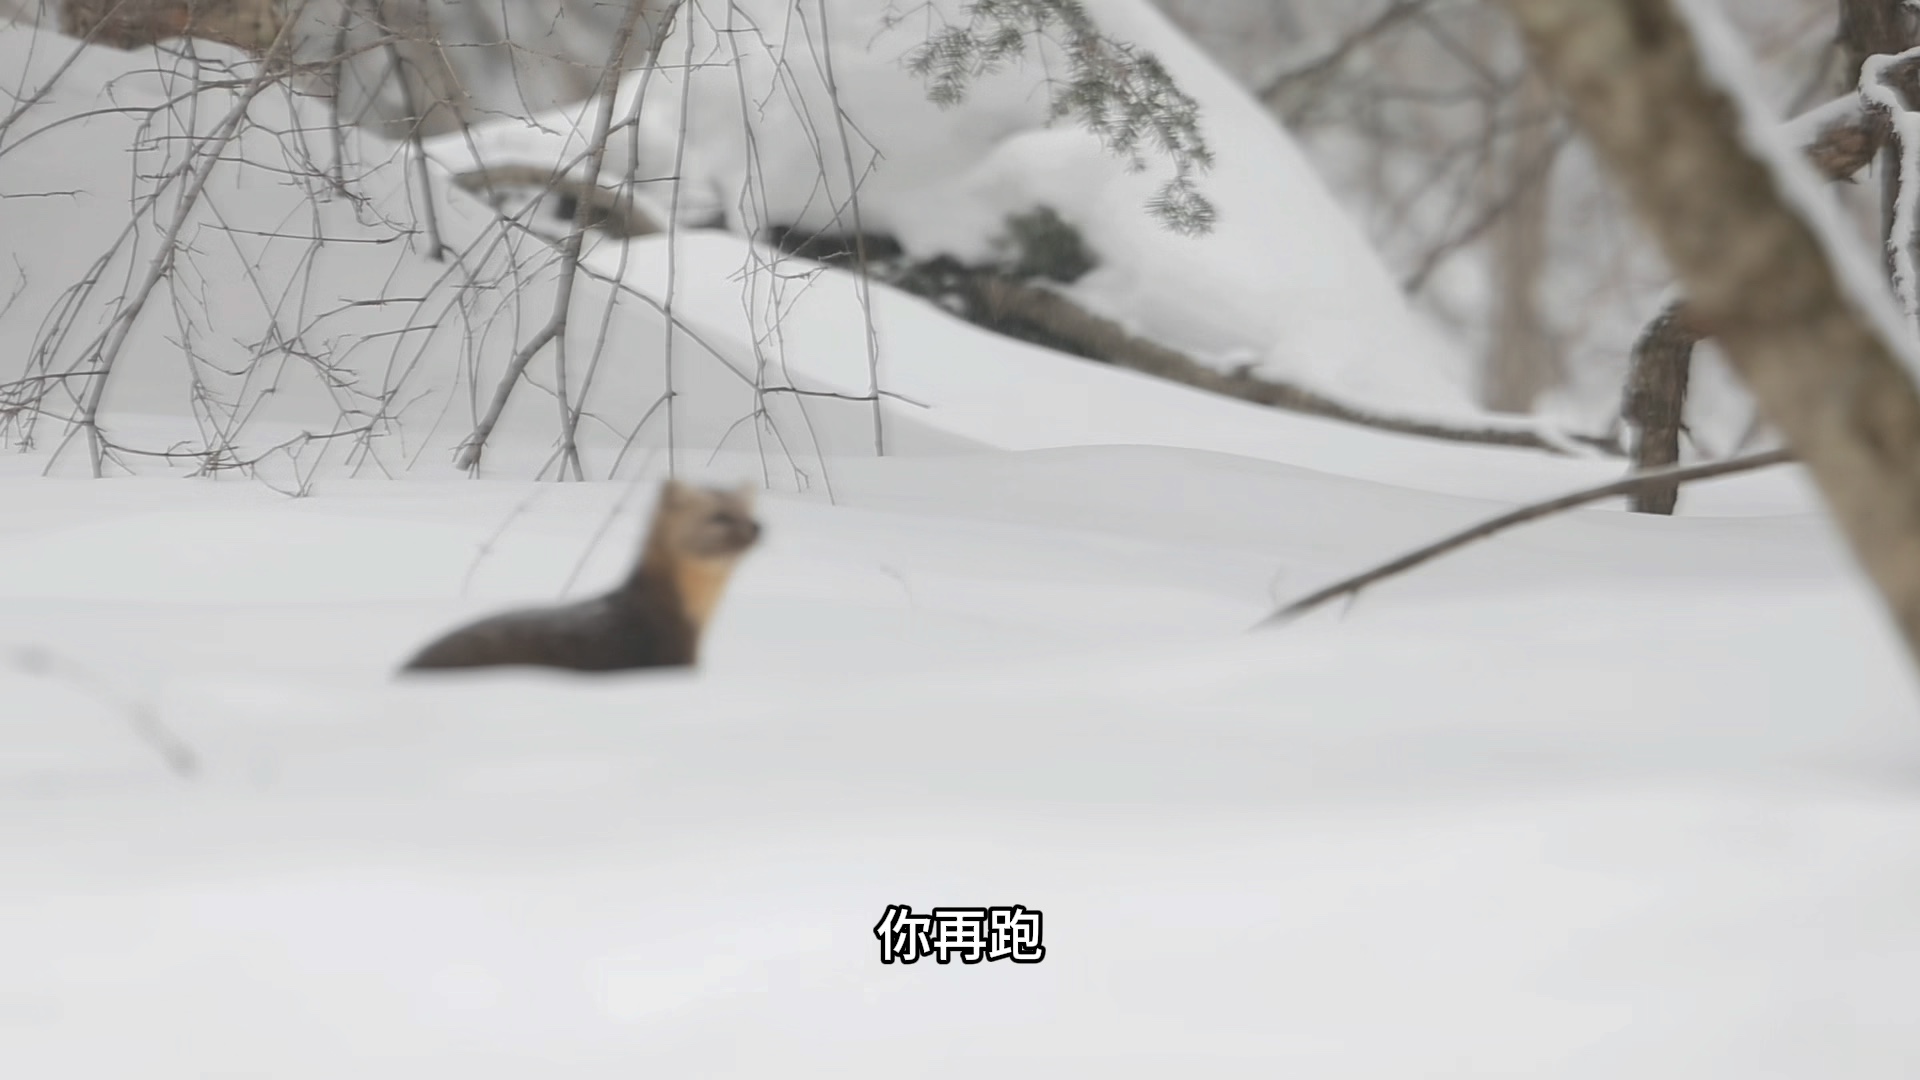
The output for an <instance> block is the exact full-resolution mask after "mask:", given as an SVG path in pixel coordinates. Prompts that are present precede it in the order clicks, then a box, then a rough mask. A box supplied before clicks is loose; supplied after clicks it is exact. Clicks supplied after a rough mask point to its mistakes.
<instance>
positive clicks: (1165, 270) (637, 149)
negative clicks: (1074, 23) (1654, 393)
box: [431, 0, 1520, 426]
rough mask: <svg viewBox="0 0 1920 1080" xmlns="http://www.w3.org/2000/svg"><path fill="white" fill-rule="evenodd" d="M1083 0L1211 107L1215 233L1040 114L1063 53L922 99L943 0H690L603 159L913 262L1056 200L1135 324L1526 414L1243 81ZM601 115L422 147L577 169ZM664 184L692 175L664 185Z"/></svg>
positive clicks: (1368, 397)
mask: <svg viewBox="0 0 1920 1080" xmlns="http://www.w3.org/2000/svg"><path fill="white" fill-rule="evenodd" d="M1087 7H1088V10H1089V11H1090V12H1091V13H1092V14H1093V15H1094V16H1095V17H1096V19H1097V20H1098V21H1099V22H1100V24H1101V25H1102V26H1103V28H1104V29H1105V30H1106V31H1107V32H1108V33H1110V34H1112V35H1113V36H1114V37H1116V38H1117V39H1119V40H1123V41H1127V42H1130V43H1134V44H1137V45H1139V46H1141V47H1142V48H1144V49H1146V50H1147V51H1150V52H1152V53H1154V54H1155V55H1156V56H1157V57H1158V58H1159V59H1160V60H1161V61H1162V63H1163V64H1164V65H1165V67H1166V69H1167V70H1168V71H1169V73H1170V74H1171V75H1172V76H1173V78H1174V79H1175V81H1176V82H1177V83H1178V84H1179V85H1180V87H1181V88H1182V89H1184V90H1185V91H1187V92H1188V93H1189V94H1191V95H1192V96H1193V97H1194V98H1195V99H1196V100H1197V101H1198V102H1199V106H1200V120H1201V125H1202V127H1203V130H1204V133H1205V135H1206V137H1207V140H1208V142H1209V145H1210V147H1211V149H1212V150H1213V152H1214V154H1215V156H1216V164H1215V166H1214V168H1213V169H1212V170H1211V172H1209V173H1208V174H1207V175H1205V176H1204V178H1203V179H1202V181H1201V188H1202V189H1203V190H1204V192H1205V193H1206V195H1207V196H1208V197H1209V198H1210V200H1211V201H1212V202H1213V203H1214V205H1215V206H1216V207H1217V208H1218V210H1219V213H1220V220H1219V223H1218V226H1217V227H1216V228H1215V229H1214V231H1213V232H1212V233H1211V234H1209V235H1206V236H1199V237H1193V236H1183V235H1181V234H1179V233H1176V232H1173V231H1171V230H1169V229H1168V228H1167V227H1166V226H1164V225H1162V224H1161V223H1160V222H1159V221H1158V220H1157V219H1155V218H1154V217H1153V216H1151V215H1150V214H1149V213H1148V212H1147V205H1148V203H1149V201H1150V200H1151V198H1152V196H1153V195H1154V193H1155V192H1156V191H1157V190H1158V188H1159V187H1160V185H1161V184H1162V183H1163V182H1164V181H1165V180H1166V179H1167V177H1168V176H1169V175H1170V174H1171V169H1172V166H1171V165H1170V164H1169V163H1167V162H1166V161H1164V160H1150V161H1149V162H1148V168H1147V169H1146V170H1145V171H1142V172H1133V171H1131V170H1130V169H1129V167H1128V165H1127V163H1126V162H1125V161H1124V160H1123V159H1121V158H1119V157H1116V156H1115V155H1114V154H1112V153H1110V152H1109V151H1108V150H1107V149H1106V148H1105V147H1103V146H1102V145H1101V144H1100V142H1099V140H1098V139H1097V138H1096V137H1095V136H1094V135H1093V134H1091V133H1089V132H1087V131H1085V130H1082V129H1081V128H1080V127H1078V126H1076V125H1075V124H1074V123H1073V122H1071V121H1060V122H1057V123H1052V122H1050V121H1049V99H1048V84H1049V81H1050V80H1052V79H1054V78H1057V77H1058V75H1059V74H1060V72H1061V70H1062V62H1061V58H1060V56H1059V54H1058V51H1057V50H1056V49H1052V48H1050V47H1041V48H1039V49H1037V51H1036V52H1037V54H1035V55H1028V56H1026V57H1024V58H1022V59H1021V60H1020V61H1018V62H1015V63H1012V64H1010V65H1009V66H1007V67H1006V68H1004V69H1003V70H999V71H997V72H993V73H989V74H985V75H982V76H981V77H979V78H978V79H977V80H975V81H974V82H973V83H971V84H970V87H969V90H968V92H967V95H966V97H965V99H964V101H963V102H962V103H960V104H958V105H956V106H953V107H951V108H941V107H940V106H937V105H935V104H934V103H932V102H931V101H930V100H928V97H927V83H926V82H925V81H924V80H923V79H922V78H921V77H919V76H917V75H915V74H913V73H912V72H911V71H910V70H909V69H908V68H907V66H906V65H905V63H904V60H905V58H906V57H908V56H909V55H911V53H912V51H913V50H914V49H915V48H916V47H917V46H918V45H920V44H922V43H924V42H925V40H926V38H927V35H928V33H929V32H930V31H931V30H933V29H935V28H938V27H939V26H941V25H944V24H946V23H947V22H949V21H951V20H952V19H953V18H954V16H955V15H956V12H957V11H958V10H959V5H958V4H955V3H951V2H946V3H933V4H928V5H918V6H916V7H915V8H914V13H913V15H912V16H911V17H901V16H900V12H899V7H898V5H896V4H892V3H889V2H887V0H834V2H831V3H827V4H824V5H814V4H805V5H799V6H794V5H789V4H785V3H780V2H777V0H744V2H739V3H733V4H729V5H727V6H726V9H725V11H724V12H715V11H709V10H708V9H707V8H706V7H704V6H701V5H697V4H696V5H693V6H692V7H691V8H690V9H689V12H688V13H687V14H685V15H684V16H683V17H682V18H681V19H680V20H679V22H678V23H677V24H676V26H675V28H674V32H673V34H672V35H671V36H670V37H669V39H668V40H667V41H666V43H665V44H664V46H663V49H662V56H663V61H662V63H663V66H662V68H660V69H657V70H655V71H653V72H651V73H640V74H634V75H630V76H629V77H628V78H627V79H626V81H625V82H624V83H623V85H622V87H621V90H620V93H619V103H618V110H617V111H618V114H619V115H621V116H627V115H632V114H633V111H634V109H635V105H636V102H637V104H638V115H639V123H638V131H639V137H638V144H639V145H638V146H627V145H624V144H622V145H620V146H618V147H616V149H615V151H614V152H613V153H611V154H610V155H609V157H608V168H609V172H610V173H614V174H618V175H621V176H625V175H629V174H630V175H632V176H635V177H636V178H639V179H641V180H642V181H645V182H643V183H641V184H640V186H639V189H638V190H639V192H640V194H641V196H642V197H643V198H645V199H647V200H648V201H649V202H650V203H651V205H652V206H653V207H654V208H655V209H656V211H664V210H665V209H667V208H668V207H671V206H673V205H674V201H675V200H676V199H677V200H678V207H677V209H678V211H679V213H680V214H681V220H685V221H694V222H702V221H710V220H715V219H722V220H724V221H725V222H726V223H727V224H728V226H729V227H730V228H731V229H733V230H734V231H738V232H745V233H748V234H757V233H758V232H759V231H760V230H762V229H764V228H767V227H771V226H793V227H796V228H799V229H801V230H802V231H815V230H819V231H826V232H835V233H848V232H851V231H853V229H854V225H855V221H856V215H857V220H858V223H859V224H860V226H862V227H863V228H864V229H865V230H867V231H869V232H874V233H886V234H891V235H893V236H894V237H896V238H897V239H898V240H900V241H901V243H902V245H903V246H904V248H905V249H906V250H907V252H908V253H909V254H911V255H914V256H917V257H931V256H935V255H941V254H946V255H952V256H954V257H957V258H959V259H961V260H962V261H968V262H980V261H985V260H988V259H990V258H991V257H992V256H993V255H994V253H995V251H996V248H997V245H999V244H1000V243H1002V242H1003V241H1004V240H1005V239H1006V234H1007V219H1008V217H1009V216H1011V215H1015V214H1021V213H1025V212H1028V211H1031V210H1033V209H1035V208H1037V207H1047V208H1050V209H1052V210H1054V211H1055V212H1056V213H1058V214H1059V215H1060V216H1061V218H1062V219H1063V220H1064V221H1066V222H1067V223H1068V224H1069V225H1071V226H1073V227H1074V228H1076V229H1077V230H1079V231H1080V233H1081V234H1082V237H1083V239H1084V240H1085V241H1086V243H1087V245H1088V247H1089V248H1090V250H1091V251H1092V253H1093V254H1094V255H1095V256H1096V257H1097V258H1098V259H1099V260H1100V265H1099V267H1098V268H1096V269H1095V270H1094V271H1093V272H1091V273H1090V274H1088V275H1087V276H1085V277H1083V278H1081V279H1080V280H1079V281H1077V282H1075V283H1074V284H1073V285H1072V286H1071V287H1070V288H1069V289H1068V291H1069V292H1070V294H1071V295H1072V296H1073V297H1074V298H1075V299H1076V300H1078V301H1079V302H1080V303H1082V304H1083V305H1085V306H1086V307H1088V308H1089V309H1091V310H1093V311H1095V312H1097V313H1099V314H1102V315H1105V316H1107V317H1109V318H1112V319H1115V320H1117V321H1118V322H1120V323H1121V324H1122V325H1123V326H1125V327H1126V328H1127V329H1129V330H1130V331H1132V332H1134V333H1136V334H1138V335H1140V336H1143V337H1145V338H1148V339H1150V340H1153V341H1157V342H1159V343H1161V344H1164V345H1167V346H1169V347H1172V348H1175V349H1178V350H1180V351H1182V352H1185V353H1187V354H1189V355H1191V356H1193V357H1194V358H1195V359H1197V360H1200V361H1201V362H1203V363H1206V364H1209V365H1211V366H1215V367H1219V368H1223V369H1226V368H1238V367H1241V366H1246V367H1248V368H1250V369H1251V370H1253V371H1255V372H1257V373H1260V374H1263V375H1266V376H1269V377H1273V378H1277V379H1283V380H1287V381H1291V382H1295V383H1298V384H1301V385H1304V386H1307V387H1310V388H1313V389H1315V390H1318V391H1320V392H1322V393H1324V394H1326V395H1327V396H1329V397H1332V398H1334V399H1336V400H1340V401H1344V402H1347V403H1349V404H1351V405H1354V406H1356V407H1363V408H1373V409H1377V410H1386V411H1389V412H1397V413H1403V414H1415V415H1420V416H1427V417H1445V418H1457V419H1462V420H1470V422H1472V423H1476V424H1485V425H1501V424H1505V425H1508V426H1520V425H1518V424H1516V423H1515V422H1514V421H1512V420H1501V419H1498V418H1491V417H1488V416H1486V415H1484V414H1480V413H1478V412H1477V410H1475V409H1474V408H1473V407H1472V406H1471V405H1470V404H1469V403H1468V399H1467V395H1466V392H1465V390H1464V389H1463V387H1462V383H1463V381H1464V378H1465V371H1464V366H1463V363H1462V361H1461V359H1460V358H1459V357H1458V356H1456V355H1454V354H1453V353H1452V351H1451V349H1450V347H1449V346H1448V345H1447V343H1446V342H1445V341H1444V340H1442V339H1441V338H1440V337H1439V336H1438V335H1437V333H1436V332H1435V331H1434V330H1432V329H1431V328H1430V327H1429V326H1428V325H1427V324H1426V323H1425V322H1424V321H1423V320H1422V319H1421V318H1420V317H1419V316H1418V315H1417V314H1416V313H1415V312H1414V311H1413V310H1412V309H1411V307H1410V306H1409V304H1408V303H1407V301H1406V300H1405V298H1404V297H1403V296H1402V295H1401V293H1400V292H1399V290H1398V288H1397V286H1396V285H1395V283H1394V282H1393V280H1392V278H1391V277H1390V275H1389V274H1388V272H1387V271H1386V269H1385V267H1384V265H1383V264H1382V263H1381V262H1380V260H1379V259H1378V258H1377V257H1376V256H1375V255H1374V253H1373V252H1372V251H1371V249H1370V248H1369V247H1368V245H1367V243H1366V240H1365V237H1364V236H1363V235H1362V234H1361V232H1360V231H1359V229H1358V227H1357V226H1356V225H1355V224H1354V223H1353V222H1352V221H1351V220H1349V219H1348V218H1347V216H1346V215H1345V214H1344V212H1343V211H1342V210H1341V209H1340V208H1339V206H1338V204H1337V203H1336V202H1335V201H1334V199H1333V198H1332V196H1331V195H1330V194H1329V193H1328V192H1327V191H1326V190H1325V188H1324V186H1323V185H1322V184H1321V183H1320V181H1319V179H1318V178H1317V177H1316V176H1315V174H1314V173H1313V171H1312V169H1311V167H1310V166H1309V165H1308V163H1307V162H1306V160H1305V158H1304V157H1303V156H1302V154H1301V153H1300V151H1299V149H1298V148H1297V147H1296V146H1295V144H1294V143H1293V141H1292V140H1291V139H1290V138H1289V137H1288V136H1287V134H1286V133H1285V132H1284V131H1283V130H1281V129H1280V128H1279V127H1278V126H1277V125H1276V123H1275V122H1274V120H1273V119H1272V118H1271V117H1270V116H1269V115H1267V114H1266V113H1265V112H1264V110H1262V109H1261V108H1260V106H1259V105H1258V104H1257V103H1256V102H1254V101H1253V100H1252V99H1251V98H1249V97H1248V96H1247V94H1246V93H1245V91H1244V90H1242V89H1241V88H1239V87H1238V86H1237V85H1236V84H1235V83H1234V82H1233V81H1232V79H1231V78H1230V77H1228V76H1227V75H1226V74H1225V73H1223V72H1221V71H1220V70H1219V69H1218V68H1217V67H1216V66H1214V65H1213V63H1212V62H1211V61H1209V60H1208V59H1207V58H1206V57H1205V56H1204V55H1203V54H1202V53H1201V52H1200V51H1199V50H1198V49H1197V48H1195V47H1194V46H1193V45H1192V44H1191V43H1190V42H1188V41H1187V40H1185V38H1184V37H1182V36H1181V34H1180V33H1179V31H1178V30H1176V29H1175V28H1174V27H1173V26H1172V25H1171V24H1169V23H1168V22H1167V21H1166V20H1165V19H1164V18H1163V17H1162V16H1161V15H1160V14H1159V13H1158V12H1156V11H1154V10H1153V8H1152V7H1151V6H1150V5H1149V4H1147V3H1146V2H1145V0H1098V2H1095V3H1090V4H1088V5H1087ZM836 90H837V94H836V93H835V91H836ZM836 101H837V102H838V103H839V108H838V109H836V107H835V103H836ZM593 108H595V105H594V103H592V102H589V103H586V104H585V105H583V106H581V107H580V108H579V109H577V110H561V111H558V112H555V113H552V114H547V115H543V116H541V117H539V118H537V120H538V124H537V126H529V125H526V124H521V123H516V122H503V123H494V124H486V125H481V126H480V127H478V128H477V129H476V130H475V132H474V133H473V135H472V137H471V138H469V137H468V136H466V135H464V134H463V135H458V136H451V135H450V136H443V137H440V138H438V139H436V140H433V141H432V142H431V148H432V149H431V152H432V153H434V154H435V156H437V157H439V158H440V159H441V160H443V161H445V162H447V163H448V164H449V165H450V166H451V167H453V168H455V169H456V170H466V169H470V168H473V167H475V164H476V163H475V156H476V154H477V156H478V157H479V159H480V160H481V161H482V162H486V163H492V164H495V165H498V164H510V163H528V162H534V163H544V164H545V165H547V166H549V167H550V166H552V165H553V164H554V163H556V162H561V163H577V162H578V161H579V160H580V159H581V156H582V150H583V149H584V144H585V133H586V132H588V131H590V130H591V127H592V125H591V123H589V122H587V121H586V120H585V119H584V118H585V117H588V116H590V115H591V110H592V109H593ZM683 118H684V121H685V131H686V136H685V139H684V140H682V139H681V137H680V132H681V130H682V120H683ZM1149 157H1150V158H1151V155H1149ZM672 177H681V178H683V179H682V181H681V182H680V183H679V184H678V185H676V184H675V183H674V182H673V181H672V180H671V179H662V178H672ZM676 186H677V187H678V190H677V191H676V190H675V188H676ZM856 188H857V190H858V194H859V198H858V200H857V203H856V200H854V199H853V198H852V195H853V193H854V191H855V189H856ZM663 216H664V214H663Z"/></svg>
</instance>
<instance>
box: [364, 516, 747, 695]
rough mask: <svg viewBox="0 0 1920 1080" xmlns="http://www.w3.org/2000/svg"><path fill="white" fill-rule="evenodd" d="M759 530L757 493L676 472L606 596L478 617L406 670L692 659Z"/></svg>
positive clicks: (614, 667)
mask: <svg viewBox="0 0 1920 1080" xmlns="http://www.w3.org/2000/svg"><path fill="white" fill-rule="evenodd" d="M759 539H760V523H759V522H757V521H755V520H754V518H753V507H752V495H751V492H750V490H749V489H747V488H745V487H742V488H740V489H738V490H735V491H720V490H713V489H705V488H692V487H687V486H685V485H683V484H680V483H677V482H675V481H672V480H669V481H667V484H666V486H665V487H664V488H662V489H661V492H660V501H659V504H658V506H657V507H656V508H655V510H654V514H653V523H652V525H651V526H650V527H649V528H648V530H647V540H646V544H645V546H644V547H643V548H642V550H641V555H640V561H639V564H638V565H637V566H635V567H634V569H633V571H632V572H631V573H630V574H628V575H627V579H626V580H625V581H623V582H621V583H620V585H619V586H618V587H617V588H615V589H614V590H613V591H611V592H609V593H606V594H605V595H603V596H596V597H594V598H592V599H590V600H583V601H580V602H578V603H573V604H564V605H560V606H556V607H545V608H529V609H524V610H520V611H509V612H505V613H503V614H500V615H494V616H490V617H488V618H485V619H481V620H480V621H478V622H475V623H470V624H468V625H467V626H463V627H461V628H460V629H458V630H455V631H453V632H452V633H450V634H448V635H446V636H445V637H442V638H440V639H439V640H438V641H435V642H433V643H432V644H431V645H428V646H427V647H426V648H424V649H422V650H421V651H420V652H419V654H418V655H416V656H415V657H414V658H413V659H412V660H409V661H408V662H407V664H406V666H405V667H403V668H402V669H401V671H402V672H407V671H424V670H432V669H447V668H474V667H495V666H502V665H510V664H520V665H530V666H534V667H552V668H566V669H569V670H573V671H624V670H628V669H632V668H653V667H690V666H692V665H693V664H695V663H696V662H697V661H698V660H699V655H700V636H701V633H702V632H703V631H704V630H705V629H706V625H707V622H708V620H709V619H711V618H712V616H713V611H714V608H716V607H717V606H718V605H719V603H720V594H721V593H722V592H723V591H725V589H726V585H727V580H728V578H729V577H731V576H732V574H733V568H734V566H735V565H736V564H737V563H738V562H739V561H740V556H742V555H743V554H745V553H746V551H747V549H748V548H750V547H752V546H753V545H754V543H755V542H757V541H758V540H759Z"/></svg>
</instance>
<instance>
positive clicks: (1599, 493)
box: [1255, 450, 1793, 629]
mask: <svg viewBox="0 0 1920 1080" xmlns="http://www.w3.org/2000/svg"><path fill="white" fill-rule="evenodd" d="M1792 460H1793V455H1792V454H1791V453H1789V452H1787V451H1785V450H1769V451H1767V452H1765V453H1761V454H1751V455H1748V456H1747V457H1739V458H1729V459H1727V460H1725V461H1711V462H1708V463H1706V464H1704V465H1685V466H1680V467H1676V468H1670V469H1658V470H1655V471H1654V472H1645V473H1635V474H1634V475H1632V476H1627V477H1623V478H1621V479H1619V480H1615V481H1612V482H1611V483H1606V484H1601V485H1599V486H1597V487H1590V488H1584V489H1582V490H1580V491H1575V492H1570V493H1568V494H1566V495H1561V496H1558V497H1556V498H1552V499H1547V500H1545V501H1544V502H1537V503H1531V504H1529V505H1527V506H1523V507H1521V508H1519V509H1518V510H1513V511H1509V512H1508V513H1505V514H1501V515H1500V516H1499V517H1496V518H1492V519H1489V520H1487V521H1483V522H1481V523H1480V524H1478V525H1475V526H1473V527H1472V528H1470V529H1463V530H1461V531H1460V532H1457V533H1454V534H1453V535H1451V536H1448V537H1446V538H1444V539H1441V540H1436V541H1434V542H1433V543H1431V544H1428V545H1427V546H1425V547H1423V548H1419V549H1417V550H1414V551H1410V552H1408V553H1407V554H1405V555H1402V556H1400V557H1399V558H1397V559H1395V560H1393V561H1392V562H1389V563H1384V564H1382V565H1380V566H1376V567H1374V568H1373V569H1371V570H1368V571H1366V572H1364V573H1360V574H1355V575H1354V576H1352V577H1350V578H1345V579H1343V580H1341V581H1336V582H1334V583H1333V584H1332V585H1329V586H1327V587H1326V588H1324V589H1321V590H1319V591H1317V592H1313V593H1309V594H1307V595H1306V596H1303V597H1301V598H1300V599H1298V600H1295V601H1294V602H1293V603H1291V604H1288V605H1287V606H1286V607H1283V608H1281V609H1280V610H1279V611H1276V612H1274V613H1273V614H1272V615H1269V616H1267V617H1266V618H1265V619H1263V620H1261V621H1260V622H1259V623H1258V624H1257V625H1256V627H1255V629H1258V628H1260V627H1266V626H1274V625H1278V624H1280V623H1285V622H1290V621H1292V620H1293V619H1297V618H1299V617H1300V616H1302V615H1305V614H1306V613H1307V612H1309V611H1312V610H1313V609H1315V608H1317V607H1320V606H1321V605H1322V604H1325V603H1326V602H1327V601H1329V600H1336V599H1338V598H1340V597H1342V596H1349V595H1353V594H1356V593H1358V592H1359V591H1360V590H1362V589H1364V588H1366V587H1368V586H1369V585H1375V584H1378V583H1380V582H1382V581H1385V580H1386V579H1388V578H1390V577H1397V576H1398V575H1400V574H1404V573H1406V572H1407V571H1409V570H1412V569H1414V568H1415V567H1417V566H1421V565H1424V564H1426V563H1429V562H1432V561H1433V560H1435V559H1437V558H1439V557H1440V556H1442V555H1445V554H1447V553H1448V552H1450V551H1457V550H1459V549H1460V548H1463V547H1466V546H1467V545H1468V544H1471V543H1473V542H1474V541H1476V540H1484V539H1486V538H1487V537H1489V536H1492V535H1494V534H1495V533H1500V532H1504V531H1506V530H1508V529H1511V528H1513V527H1514V526H1515V525H1524V524H1526V523H1527V522H1529V521H1538V520H1540V519H1541V518H1544V517H1551V516H1552V515H1554V514H1558V513H1561V512H1563V511H1567V510H1572V509H1574V508H1575V507H1579V506H1585V505H1586V504H1588V503H1592V502H1599V501H1600V500H1601V499H1610V498H1613V497H1615V496H1618V495H1633V496H1638V495H1640V494H1642V493H1644V492H1647V491H1652V490H1658V489H1661V488H1665V487H1669V486H1678V485H1680V484H1685V483H1689V482H1691V481H1694V480H1711V479H1713V478H1714V477H1717V476H1731V475H1733V474H1735V473H1743V472H1752V471H1753V470H1755V469H1764V468H1768V467H1770V466H1773V465H1780V464H1783V463H1785V462H1788V461H1792Z"/></svg>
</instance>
